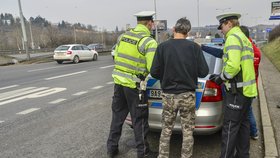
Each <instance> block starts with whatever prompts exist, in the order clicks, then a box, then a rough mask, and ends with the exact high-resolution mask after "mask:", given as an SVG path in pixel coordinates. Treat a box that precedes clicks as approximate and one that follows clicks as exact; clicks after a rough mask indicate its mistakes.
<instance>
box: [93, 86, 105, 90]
mask: <svg viewBox="0 0 280 158" xmlns="http://www.w3.org/2000/svg"><path fill="white" fill-rule="evenodd" d="M103 87H104V86H96V87H93V88H91V89H100V88H103Z"/></svg>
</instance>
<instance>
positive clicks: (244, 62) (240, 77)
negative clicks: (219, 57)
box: [221, 26, 257, 97]
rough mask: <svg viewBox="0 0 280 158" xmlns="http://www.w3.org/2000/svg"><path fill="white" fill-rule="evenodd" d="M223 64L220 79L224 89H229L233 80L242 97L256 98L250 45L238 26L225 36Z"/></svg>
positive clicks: (252, 54) (252, 53) (252, 55)
mask: <svg viewBox="0 0 280 158" xmlns="http://www.w3.org/2000/svg"><path fill="white" fill-rule="evenodd" d="M223 62H224V65H223V71H222V75H221V77H222V79H223V80H226V82H225V85H226V88H227V89H229V88H231V85H230V83H229V82H230V81H231V80H235V81H236V82H237V83H236V84H237V88H238V89H241V90H242V93H243V95H244V96H246V97H255V96H257V87H256V79H255V71H254V52H253V48H252V44H251V42H250V41H249V39H248V38H247V37H246V36H245V35H244V33H243V32H242V31H241V29H240V28H239V27H238V26H236V27H233V28H232V29H231V30H230V31H229V32H228V33H227V34H226V42H225V46H224V55H223Z"/></svg>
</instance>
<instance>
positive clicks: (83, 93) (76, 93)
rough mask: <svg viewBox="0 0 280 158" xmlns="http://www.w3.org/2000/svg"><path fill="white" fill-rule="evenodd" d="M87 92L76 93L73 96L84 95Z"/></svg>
mask: <svg viewBox="0 0 280 158" xmlns="http://www.w3.org/2000/svg"><path fill="white" fill-rule="evenodd" d="M87 92H88V91H82V92H78V93H75V94H73V95H83V94H86V93H87Z"/></svg>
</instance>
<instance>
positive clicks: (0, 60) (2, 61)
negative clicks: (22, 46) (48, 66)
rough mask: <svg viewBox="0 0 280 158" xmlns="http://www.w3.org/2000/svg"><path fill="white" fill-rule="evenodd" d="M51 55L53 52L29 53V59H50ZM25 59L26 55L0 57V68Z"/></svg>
mask: <svg viewBox="0 0 280 158" xmlns="http://www.w3.org/2000/svg"><path fill="white" fill-rule="evenodd" d="M52 55H53V52H43V53H31V54H30V59H36V58H46V57H51V56H52ZM26 58H27V55H26V54H10V55H5V56H1V55H0V66H3V65H10V64H17V63H19V62H21V61H25V60H26Z"/></svg>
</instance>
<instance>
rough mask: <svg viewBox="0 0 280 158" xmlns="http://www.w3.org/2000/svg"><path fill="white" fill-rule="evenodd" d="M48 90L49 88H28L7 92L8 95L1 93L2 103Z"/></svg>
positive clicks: (0, 99)
mask: <svg viewBox="0 0 280 158" xmlns="http://www.w3.org/2000/svg"><path fill="white" fill-rule="evenodd" d="M48 88H49V87H41V88H36V87H27V88H22V89H17V90H14V91H10V92H6V93H0V101H3V100H7V99H11V98H14V97H18V96H22V95H26V94H30V93H34V92H37V91H41V90H45V89H48ZM0 103H1V102H0Z"/></svg>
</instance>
